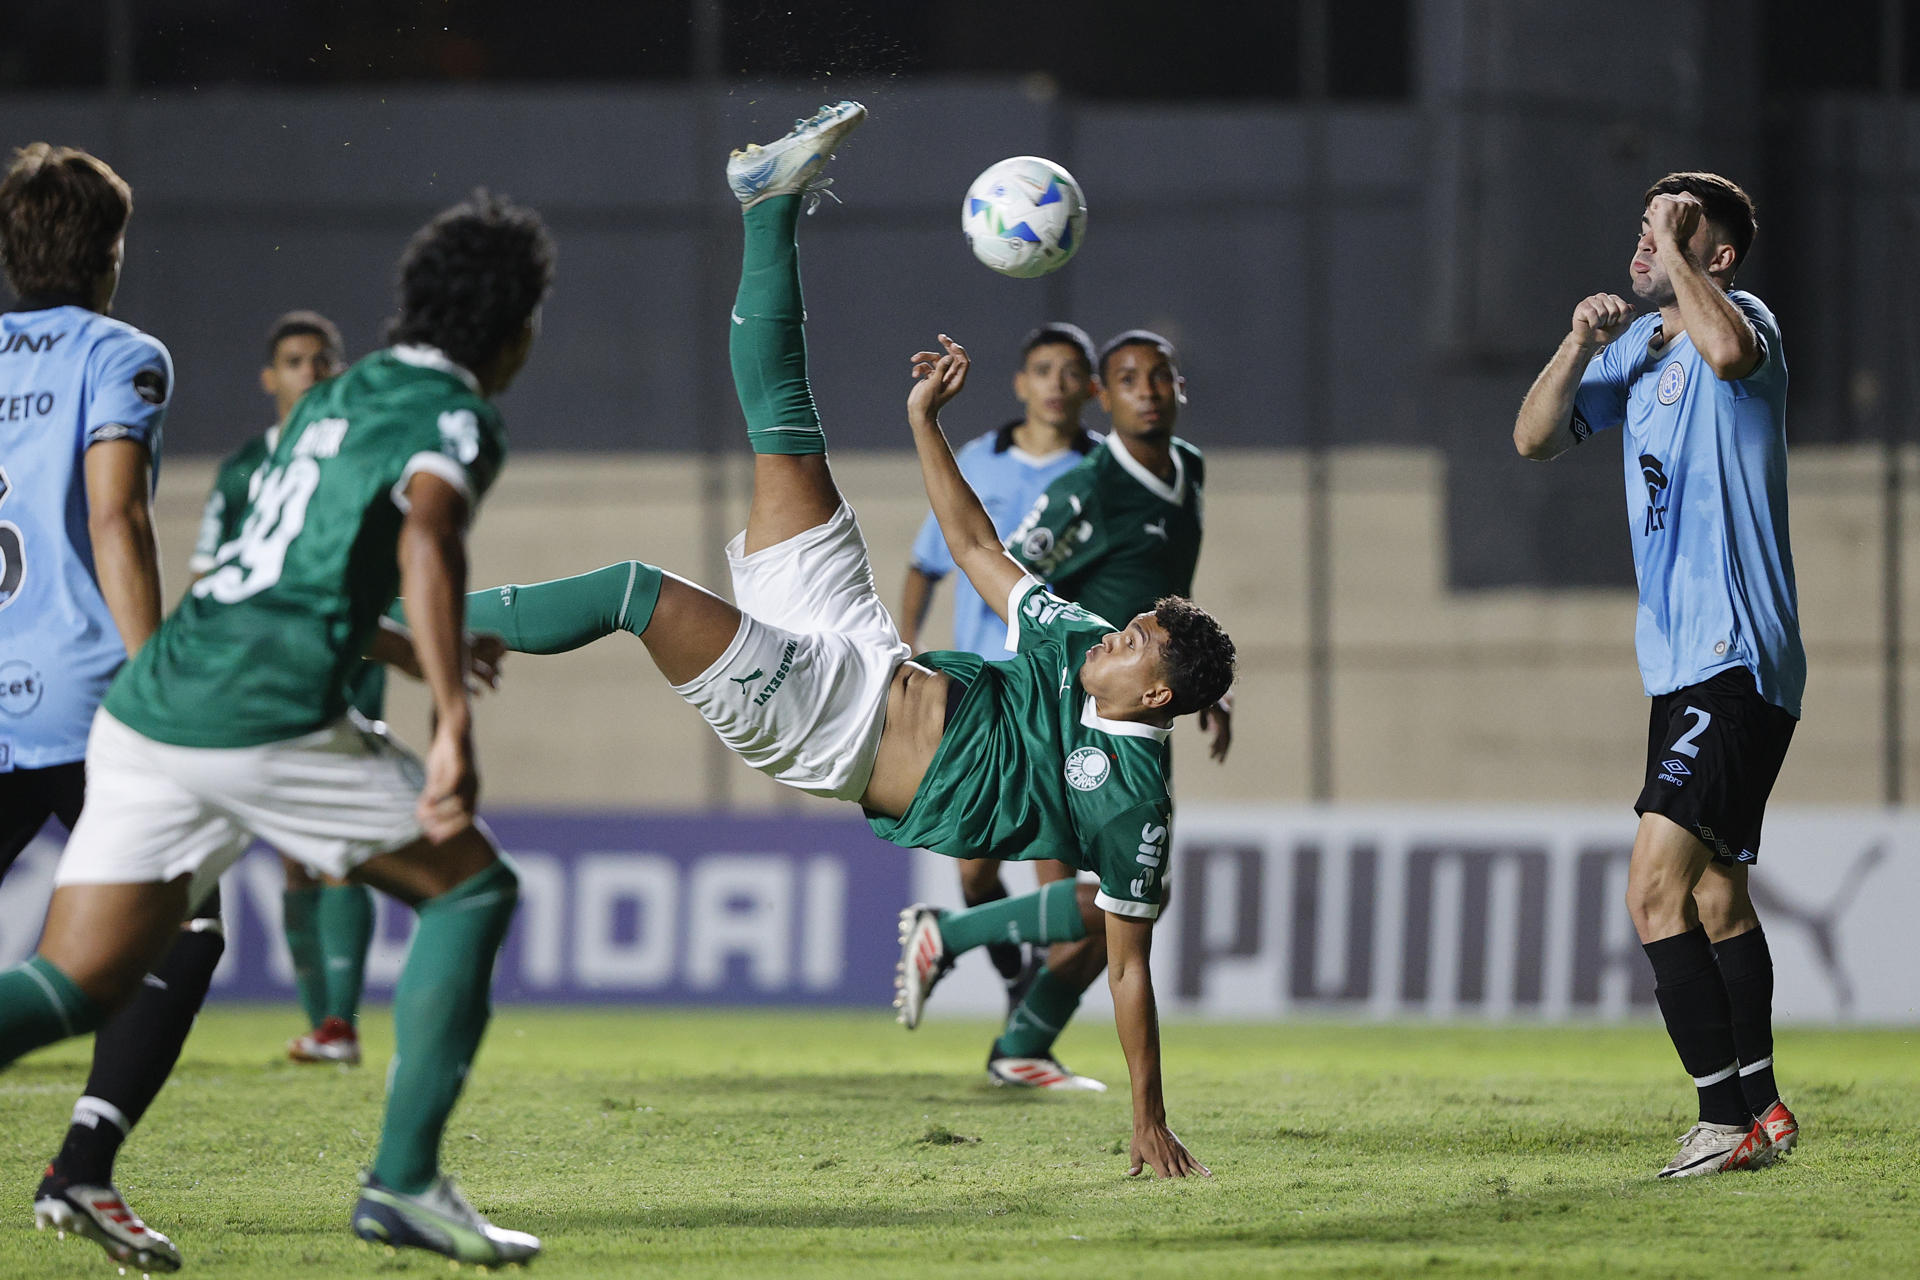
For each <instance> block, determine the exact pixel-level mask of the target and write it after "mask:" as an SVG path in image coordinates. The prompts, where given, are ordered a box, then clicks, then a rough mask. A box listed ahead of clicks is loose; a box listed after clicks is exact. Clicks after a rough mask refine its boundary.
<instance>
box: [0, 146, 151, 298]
mask: <svg viewBox="0 0 1920 1280" xmlns="http://www.w3.org/2000/svg"><path fill="white" fill-rule="evenodd" d="M132 217H133V191H132V190H131V189H130V188H129V187H128V186H127V184H126V182H125V180H123V179H122V178H121V177H120V175H119V174H117V173H115V172H114V171H113V170H112V169H111V168H110V167H109V166H108V165H107V163H106V162H105V161H104V160H99V159H96V158H95V157H93V156H90V155H88V154H87V153H86V152H84V151H80V150H76V149H75V148H73V147H56V146H52V145H50V144H48V143H45V142H35V143H32V144H30V145H28V146H24V147H22V148H20V149H19V150H18V151H16V152H14V153H13V163H12V164H11V165H10V166H9V167H8V169H7V174H6V177H5V179H4V180H0V267H4V268H5V270H6V276H7V284H8V285H9V286H11V287H12V289H13V291H14V293H15V294H16V295H17V296H19V297H21V298H23V299H24V298H45V297H85V296H87V295H89V294H91V293H92V292H93V291H94V289H95V287H96V286H97V285H98V284H99V281H100V278H101V277H102V276H104V275H106V274H107V273H108V272H109V271H111V270H113V267H114V257H113V247H114V246H115V245H116V244H118V243H120V237H121V236H123V235H125V234H126V231H127V222H128V221H129V220H130V219H131V218H132Z"/></svg>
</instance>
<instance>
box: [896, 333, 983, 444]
mask: <svg viewBox="0 0 1920 1280" xmlns="http://www.w3.org/2000/svg"><path fill="white" fill-rule="evenodd" d="M940 346H941V348H942V350H941V351H916V352H914V353H913V391H912V392H911V393H909V394H908V396H907V421H909V422H911V423H914V424H915V425H922V424H925V423H929V422H932V421H933V420H934V419H935V418H937V417H938V416H939V415H940V409H941V406H943V405H945V404H946V403H947V402H948V401H949V400H951V399H953V398H954V397H955V396H957V395H959V394H960V389H961V388H962V387H964V386H966V385H967V369H968V367H969V361H968V359H967V349H966V348H965V347H963V346H961V345H960V344H959V343H957V342H955V341H954V340H953V339H952V338H949V337H948V336H947V335H946V334H944V333H943V334H941V335H940Z"/></svg>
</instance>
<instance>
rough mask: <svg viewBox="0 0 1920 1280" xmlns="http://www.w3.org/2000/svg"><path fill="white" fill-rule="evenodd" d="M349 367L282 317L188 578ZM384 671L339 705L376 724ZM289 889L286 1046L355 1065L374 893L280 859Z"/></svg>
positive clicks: (309, 320) (356, 683)
mask: <svg viewBox="0 0 1920 1280" xmlns="http://www.w3.org/2000/svg"><path fill="white" fill-rule="evenodd" d="M346 367H347V361H346V346H345V344H344V343H343V342H342V341H341V339H340V329H339V327H338V326H337V325H335V324H334V323H333V321H331V320H329V319H327V317H325V316H323V315H321V314H320V313H319V312H317V311H289V312H287V313H286V314H285V315H283V316H281V317H280V318H279V319H278V320H275V321H274V322H273V327H272V328H271V329H269V330H268V331H267V363H266V365H265V366H264V367H263V368H262V369H261V370H260V389H261V390H262V391H264V392H266V393H267V395H269V396H271V397H272V398H273V407H274V415H273V425H272V426H270V427H268V428H267V429H266V430H265V431H264V432H262V433H260V434H259V435H255V436H250V437H248V439H247V441H246V443H245V444H242V445H241V446H240V447H239V448H238V449H235V450H234V451H233V452H232V453H231V454H228V455H227V457H226V459H225V460H224V461H223V462H221V464H220V470H219V471H218V472H217V473H216V474H215V476H214V480H213V489H212V490H211V491H210V492H209V493H208V494H207V503H206V507H205V509H204V510H203V511H202V512H201V516H200V538H199V541H198V542H197V543H196V544H195V545H194V548H193V558H192V559H191V560H189V561H188V562H187V567H188V568H190V569H192V570H193V572H194V575H195V577H196V578H198V577H201V576H204V575H205V574H207V573H208V572H210V571H211V570H212V569H213V567H214V565H215V564H217V563H218V562H219V556H220V548H221V547H223V546H225V545H226V544H227V543H229V542H232V541H233V540H234V539H235V538H238V537H239V536H240V529H241V523H242V521H243V520H244V518H245V516H246V514H247V499H248V497H249V495H250V494H251V492H252V485H253V478H254V476H255V475H257V474H259V471H260V466H261V464H262V463H264V462H265V461H266V460H267V459H268V457H270V456H271V455H272V453H273V446H274V444H275V443H276V442H277V441H278V439H279V437H280V426H281V424H282V423H284V422H286V420H287V417H288V415H289V414H291V413H292V412H293V406H294V405H295V404H297V403H299V400H300V397H301V396H303V395H305V394H306V393H307V392H308V391H310V390H312V389H313V387H314V384H316V383H319V382H324V381H326V380H327V379H328V378H331V377H333V376H334V375H335V374H337V373H339V372H340V371H341V370H342V369H344V368H346ZM386 692H387V669H386V667H385V666H383V665H382V664H380V663H377V662H364V663H362V664H361V665H360V669H359V672H358V673H357V674H356V675H355V676H354V678H353V682H352V684H351V685H349V686H348V690H347V702H348V705H350V706H351V707H352V708H353V709H354V710H355V711H357V712H359V713H360V715H361V716H363V717H364V718H365V719H366V720H368V721H369V722H370V723H378V722H379V721H381V720H382V719H383V718H384V717H383V715H382V709H383V704H384V703H385V701H386ZM280 863H281V866H282V868H283V870H284V872H285V874H286V878H287V887H286V891H285V893H284V894H283V895H282V898H281V911H280V918H281V923H282V925H283V927H284V928H285V931H286V936H287V953H288V954H289V955H290V956H292V957H293V975H294V983H295V985H296V987H297V988H298V990H299V993H300V1007H301V1008H302V1009H303V1010H304V1011H305V1012H306V1015H307V1030H306V1031H305V1032H304V1033H302V1034H301V1035H299V1036H296V1037H294V1039H293V1040H291V1041H289V1042H288V1044H287V1056H288V1057H290V1058H292V1059H293V1060H294V1061H295V1062H338V1063H343V1064H345V1065H347V1066H357V1065H358V1064H359V1062H360V1033H359V1030H358V1019H359V1013H360V995H361V990H362V988H363V987H364V985H365V976H366V967H367V948H368V946H370V945H371V944H372V942H373V891H372V890H370V889H368V888H367V887H366V886H365V885H363V884H349V883H347V882H345V881H340V880H329V879H326V878H323V877H316V876H314V875H313V874H312V873H311V872H309V871H308V870H307V869H306V867H304V866H303V865H301V863H300V862H299V861H298V860H297V859H294V858H289V857H287V856H286V855H285V854H282V855H281V857H280Z"/></svg>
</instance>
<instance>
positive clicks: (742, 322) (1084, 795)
mask: <svg viewBox="0 0 1920 1280" xmlns="http://www.w3.org/2000/svg"><path fill="white" fill-rule="evenodd" d="M865 115H866V112H865V109H864V108H862V107H861V106H860V105H859V104H858V103H853V102H843V103H839V104H837V105H835V106H831V107H827V108H824V109H822V110H821V111H820V112H819V113H818V114H817V115H815V116H813V117H811V118H809V119H807V120H804V121H801V122H800V123H799V124H798V125H797V126H796V127H795V129H794V131H793V132H792V133H789V134H788V135H787V136H786V137H784V138H781V139H780V140H779V141H777V142H774V143H771V144H769V145H768V146H766V147H749V148H748V149H747V150H745V151H743V152H736V153H735V155H734V157H733V159H732V160H731V161H730V162H729V164H728V167H727V174H728V180H729V184H730V185H731V186H732V188H733V190H734V193H735V194H736V195H737V196H738V197H739V199H740V201H741V203H742V205H743V206H744V207H745V218H744V222H745V232H746V247H745V253H744V258H743V261H742V264H741V273H740V289H739V292H738V294H737V295H736V298H735V301H734V307H733V315H732V320H733V326H732V332H731V335H730V351H731V356H732V363H733V376H734V388H735V391H736V392H737V394H738V396H739V399H740V405H741V408H742V409H743V410H744V412H745V416H746V420H747V438H748V441H749V443H750V444H751V446H752V448H753V452H754V472H753V475H754V481H753V501H752V505H751V507H750V508H749V510H748V514H747V527H746V530H745V532H744V533H742V534H740V535H739V536H737V537H736V538H735V539H734V540H733V542H732V543H730V544H729V545H728V547H727V557H728V561H729V564H730V566H731V569H732V576H733V587H734V597H735V599H736V600H737V601H738V607H736V606H735V605H732V604H729V603H727V602H726V601H725V600H722V599H721V598H720V597H719V596H717V595H714V594H713V593H711V592H709V591H706V590H705V589H703V588H701V587H698V586H696V585H694V584H693V583H691V582H688V581H686V580H685V579H683V578H678V577H675V576H673V575H671V574H667V573H664V572H662V571H661V570H660V569H658V568H655V567H653V566H651V565H647V564H643V563H641V562H639V561H629V562H626V563H624V564H616V565H611V566H609V567H607V568H604V569H601V570H598V571H596V572H594V573H589V574H583V575H581V576H579V577H577V578H568V579H561V580H559V581H555V582H548V583H539V584H535V585H532V586H508V587H501V588H497V589H495V590H491V591H483V592H476V593H475V594H474V595H472V596H470V597H469V598H468V606H467V607H468V622H469V625H471V626H472V627H473V628H474V629H475V630H476V631H492V632H496V633H498V634H500V635H502V636H504V637H505V638H506V641H507V644H508V647H509V648H512V649H517V650H521V651H523V652H531V653H557V652H562V651H564V650H567V649H572V648H577V647H579V646H580V645H582V644H586V643H589V642H591V641H593V640H596V639H598V638H599V637H601V636H604V635H607V634H610V633H611V632H613V631H615V630H625V631H628V632H631V633H632V634H634V635H637V636H639V637H640V639H641V641H642V643H644V644H645V645H646V647H647V651H648V653H649V655H650V656H651V657H652V659H653V662H654V665H655V666H657V667H658V668H659V669H660V672H661V674H662V675H664V676H665V677H666V678H667V680H668V681H669V682H670V683H671V684H672V685H673V688H674V691H675V692H676V693H678V694H680V695H681V696H682V697H683V698H685V699H686V700H687V701H688V702H690V703H692V704H693V706H694V707H695V708H696V709H697V710H698V711H699V712H700V714H701V715H702V716H703V717H705V718H706V720H707V722H708V723H709V724H711V725H712V726H713V729H714V731H715V732H716V733H718V734H719V735H720V737H721V739H722V740H723V741H724V742H725V743H726V744H727V745H728V747H730V748H731V749H732V750H733V751H734V752H735V753H736V754H738V755H739V756H740V757H741V758H742V759H744V760H746V761H747V762H748V763H749V764H751V765H753V766H754V767H755V768H757V769H759V770H760V771H761V772H763V773H766V774H768V775H769V776H771V777H773V778H775V779H777V780H778V781H781V782H784V783H786V784H788V785H789V786H793V787H796V788H798V789H800V790H802V791H806V792H808V793H809V794H812V795H820V796H829V797H832V798H835V799H840V800H850V801H854V802H856V803H858V804H859V805H860V806H861V808H862V809H864V810H865V811H866V814H867V818H868V821H869V823H870V824H871V825H872V827H873V829H874V831H875V832H877V833H878V834H879V835H880V836H882V837H883V838H884V839H887V840H889V841H892V842H893V843H895V844H898V845H901V846H904V847H907V848H929V849H935V850H939V851H941V852H943V853H948V854H952V855H965V856H973V857H977V856H987V857H994V858H1035V857H1038V858H1061V859H1065V860H1067V861H1068V862H1070V863H1071V864H1072V865H1074V866H1076V867H1082V868H1086V869H1089V870H1092V871H1095V872H1097V873H1098V875H1099V878H1100V885H1099V891H1098V893H1097V895H1096V898H1095V901H1096V902H1097V903H1098V907H1099V911H1098V912H1096V913H1095V915H1096V916H1097V917H1103V918H1104V929H1105V931H1106V936H1107V938H1108V943H1109V952H1110V955H1111V970H1110V976H1111V981H1112V986H1113V994H1114V1008H1115V1020H1116V1022H1117V1023H1118V1026H1119V1030H1120V1040H1121V1044H1122V1047H1123V1048H1124V1050H1125V1052H1126V1056H1127V1064H1128V1068H1129V1070H1130V1072H1131V1074H1132V1078H1133V1101H1134V1108H1133V1141H1132V1148H1131V1156H1132V1170H1133V1172H1135V1173H1138V1172H1139V1171H1140V1170H1141V1169H1142V1168H1144V1167H1148V1166H1151V1167H1152V1169H1153V1170H1154V1172H1155V1173H1156V1174H1159V1175H1162V1176H1174V1177H1178V1176H1184V1175H1186V1174H1188V1173H1205V1172H1206V1170H1205V1168H1204V1166H1202V1165H1201V1164H1200V1163H1199V1161H1197V1160H1195V1159H1194V1158H1193V1156H1192V1155H1191V1154H1190V1153H1189V1152H1188V1151H1187V1149H1186V1148H1185V1147H1184V1146H1182V1145H1181V1143H1180V1140H1179V1139H1178V1138H1176V1137H1175V1136H1174V1134H1173V1132H1172V1130H1170V1129H1169V1128H1168V1127H1167V1116H1166V1107H1165V1102H1164V1099H1163V1098H1162V1095H1161V1082H1160V1046H1159V1033H1158V1029H1157V1025H1156V1020H1155V1013H1154V998H1153V986H1152V979H1151V976H1150V974H1149V972H1148V954H1149V950H1150V941H1151V938H1152V934H1153V922H1154V920H1155V918H1156V917H1157V916H1158V915H1159V914H1160V909H1161V904H1162V902H1163V900H1164V897H1165V882H1164V879H1163V877H1162V872H1163V870H1164V867H1165V860H1166V850H1167V837H1168V833H1169V830H1170V826H1171V820H1172V806H1171V804H1170V802H1169V800H1168V796H1167V781H1166V750H1165V742H1166V738H1167V735H1168V733H1169V732H1170V726H1171V724H1172V722H1173V720H1174V718H1175V717H1177V716H1180V715H1184V714H1186V713H1188V712H1191V711H1197V710H1199V709H1200V708H1201V707H1205V706H1210V705H1212V704H1213V703H1214V702H1215V701H1216V700H1217V699H1218V698H1219V696H1220V695H1221V694H1222V693H1224V692H1225V691H1226V689H1227V686H1228V685H1229V684H1230V683H1231V681H1232V676H1233V644H1232V641H1230V640H1229V639H1228V638H1227V637H1226V635H1225V634H1224V633H1223V632H1222V631H1221V630H1220V628H1219V626H1218V625H1217V624H1216V623H1215V622H1214V621H1213V619H1212V618H1211V617H1209V616H1208V615H1207V614H1206V612H1205V611H1204V610H1202V609H1200V608H1198V607H1197V606H1195V605H1194V604H1192V603H1191V602H1189V601H1187V600H1184V599H1177V598H1169V599H1167V600H1163V601H1161V602H1160V603H1159V605H1158V607H1157V608H1156V609H1154V610H1153V611H1151V612H1146V613H1142V614H1140V615H1139V616H1137V617H1134V618H1131V619H1129V620H1128V621H1127V622H1126V624H1125V625H1124V626H1123V627H1120V628H1119V629H1116V628H1114V627H1113V626H1111V625H1110V624H1108V623H1107V622H1105V621H1103V620H1101V619H1099V618H1097V617H1095V616H1093V615H1092V614H1090V613H1088V612H1087V611H1086V610H1084V609H1081V608H1079V607H1077V606H1075V605H1072V604H1069V603H1067V602H1066V601H1064V600H1061V599H1059V598H1057V597H1055V596H1053V595H1052V594H1050V593H1049V592H1047V591H1046V589H1045V588H1044V587H1042V586H1041V584H1040V583H1039V582H1038V581H1037V580H1036V579H1035V578H1033V577H1032V576H1031V575H1030V574H1028V573H1027V572H1026V570H1025V569H1023V568H1022V567H1021V566H1020V565H1018V564H1016V563H1015V562H1014V561H1013V559H1012V558H1011V557H1009V556H1008V555H1007V553H1006V551H1005V549H1004V548H1003V547H1002V546H1001V545H1000V538H999V535H998V534H996V533H995V532H994V527H993V521H992V519H991V518H990V517H989V516H988V515H987V512H986V510H985V508H984V507H982V506H981V504H980V500H979V498H978V497H976V496H975V494H974V492H973V490H972V489H971V488H970V487H968V485H967V483H966V480H965V479H964V478H963V477H962V476H961V474H960V470H959V468H958V466H957V465H956V464H955V462H954V459H953V454H952V452H951V451H950V450H949V449H948V447H947V442H946V438H945V437H944V436H943V435H942V434H941V430H940V426H939V422H938V420H937V416H936V415H937V413H938V411H939V409H940V407H941V406H942V405H944V404H946V403H947V401H949V400H951V399H952V398H953V397H954V396H955V395H956V394H958V393H959V391H960V389H961V386H962V385H963V384H964V383H965V381H966V375H967V367H968V366H967V356H966V353H965V352H964V351H963V350H961V348H960V347H959V346H958V345H957V344H955V343H952V342H951V341H948V340H946V339H942V350H940V351H938V352H927V351H923V352H920V353H919V354H917V355H916V356H915V357H914V358H913V365H912V372H913V376H914V378H915V379H916V383H915V386H914V388H913V393H912V395H911V396H910V398H909V400H908V420H909V422H910V423H911V424H912V427H913V435H914V444H915V446H916V448H917V450H918V452H919V455H920V461H921V469H922V474H923V477H924V479H925V482H926V487H927V496H928V497H929V499H931V502H932V506H933V510H934V513H935V516H936V517H937V518H938V520H939V523H940V529H941V532H942V534H943V535H944V536H945V538H946V541H947V544H948V547H949V549H950V550H951V551H952V553H953V558H954V563H955V564H956V565H957V566H958V567H959V568H960V570H961V571H962V572H964V573H965V574H966V575H967V578H968V580H969V581H970V582H971V583H972V584H973V586H974V587H975V588H976V589H977V590H978V591H979V592H980V595H981V597H982V598H983V599H985V600H986V601H987V602H988V603H989V604H991V605H992V606H993V609H994V611H995V612H996V613H997V614H999V615H1000V616H1001V617H1002V618H1003V619H1004V620H1005V621H1006V623H1007V630H1008V644H1009V647H1011V648H1013V649H1015V650H1017V651H1018V653H1019V655H1020V656H1019V657H1017V658H1015V659H1014V660H1012V661H1010V662H1003V663H989V662H986V661H984V660H982V659H981V658H980V657H979V655H977V654H972V653H957V652H940V653H931V654H923V655H921V656H920V658H919V659H918V660H915V661H909V660H908V651H907V646H906V644H905V643H904V642H902V640H901V639H900V634H899V632H898V631H897V630H896V629H895V627H894V624H893V619H892V617H891V616H890V615H889V614H888V612H887V609H886V606H885V605H884V604H883V603H882V602H881V600H880V597H879V594H878V592H877V591H876V590H875V588H874V581H873V569H872V566H871V565H870V563H869V562H868V559H867V548H866V542H865V540H864V539H863V538H862V536H861V533H860V526H859V525H858V523H857V522H856V521H855V520H854V516H853V512H852V510H851V509H850V508H849V507H848V506H847V504H846V502H845V501H844V500H843V499H842V497H841V495H840V491H839V490H838V488H836V487H835V485H834V481H833V475H832V472H831V471H830V470H829V468H828V466H827V460H826V438H825V436H824V434H823V433H822V430H821V426H820V416H819V413H818V411H817V410H816V409H815V407H814V402H813V393H812V390H811V389H810V387H809V385H808V382H807V355H806V337H805V332H804V324H803V317H804V307H803V304H802V301H801V295H800V276H799V261H798V256H797V249H796V246H795V229H796V226H797V224H798V220H799V215H800V206H801V204H802V201H803V200H804V199H805V198H806V196H807V194H808V193H809V192H810V191H812V190H817V188H818V185H819V182H820V179H819V174H820V170H821V168H822V167H823V166H824V165H825V163H826V161H827V159H828V158H829V157H830V156H831V155H832V153H833V152H834V150H835V149H836V148H837V147H838V145H839V144H840V142H841V141H842V140H843V139H844V138H845V137H846V136H847V135H848V134H849V133H851V132H852V131H853V130H854V129H855V128H856V127H857V126H858V125H859V124H860V122H861V120H862V119H864V118H865ZM1075 917H1076V920H1078V918H1079V913H1078V912H1077V911H1076V912H1075Z"/></svg>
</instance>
